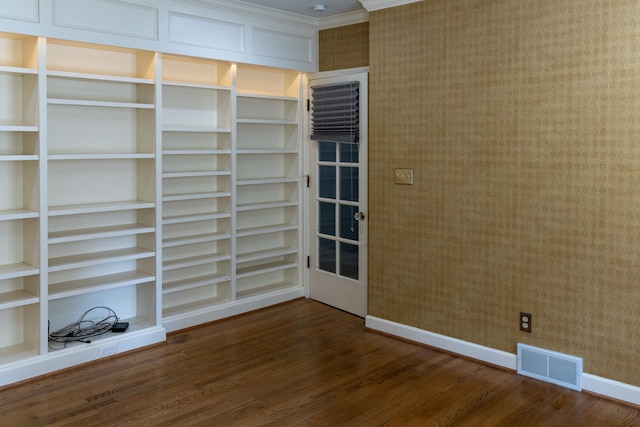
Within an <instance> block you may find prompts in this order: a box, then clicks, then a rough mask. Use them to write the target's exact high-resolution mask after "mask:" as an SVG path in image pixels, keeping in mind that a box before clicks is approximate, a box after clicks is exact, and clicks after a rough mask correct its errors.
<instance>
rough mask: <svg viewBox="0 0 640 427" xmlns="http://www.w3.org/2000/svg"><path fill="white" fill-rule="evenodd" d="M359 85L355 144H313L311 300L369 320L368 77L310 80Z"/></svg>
mask: <svg viewBox="0 0 640 427" xmlns="http://www.w3.org/2000/svg"><path fill="white" fill-rule="evenodd" d="M355 81H357V82H359V138H358V142H357V143H350V142H331V141H322V140H319V141H315V140H312V141H311V148H310V156H309V157H310V167H309V171H310V186H309V187H310V192H309V204H310V206H309V217H310V218H309V225H310V228H311V229H310V230H309V236H310V260H309V261H310V262H309V264H310V265H309V268H310V271H309V296H310V297H311V298H312V299H315V300H318V301H320V302H323V303H325V304H328V305H331V306H334V307H336V308H339V309H341V310H344V311H347V312H350V313H353V314H355V315H358V316H361V317H364V316H366V315H367V92H368V88H367V73H366V72H359V73H355V74H348V75H344V74H343V75H340V76H338V77H327V78H319V79H312V80H310V81H309V84H310V87H311V88H313V87H316V86H323V85H329V84H340V83H346V82H355Z"/></svg>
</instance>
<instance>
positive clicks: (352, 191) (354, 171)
mask: <svg viewBox="0 0 640 427" xmlns="http://www.w3.org/2000/svg"><path fill="white" fill-rule="evenodd" d="M358 185H359V182H358V168H351V167H341V168H340V200H348V201H350V202H357V201H358Z"/></svg>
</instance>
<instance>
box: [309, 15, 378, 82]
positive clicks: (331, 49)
mask: <svg viewBox="0 0 640 427" xmlns="http://www.w3.org/2000/svg"><path fill="white" fill-rule="evenodd" d="M318 43H319V50H320V61H319V62H320V71H330V70H341V69H345V68H355V67H366V66H367V65H369V23H368V22H363V23H360V24H353V25H346V26H344V27H337V28H330V29H327V30H322V31H320V34H319V37H318Z"/></svg>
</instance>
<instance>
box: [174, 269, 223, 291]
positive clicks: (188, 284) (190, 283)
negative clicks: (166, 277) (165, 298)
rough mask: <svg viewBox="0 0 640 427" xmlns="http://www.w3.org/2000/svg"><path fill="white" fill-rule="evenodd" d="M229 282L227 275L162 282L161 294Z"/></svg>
mask: <svg viewBox="0 0 640 427" xmlns="http://www.w3.org/2000/svg"><path fill="white" fill-rule="evenodd" d="M230 280H231V276H229V275H227V274H211V275H206V276H198V277H189V278H187V279H182V280H176V281H173V282H164V285H163V286H162V293H163V294H172V293H175V292H180V291H186V290H189V289H195V288H202V287H205V286H211V285H216V284H218V283H224V282H229V281H230Z"/></svg>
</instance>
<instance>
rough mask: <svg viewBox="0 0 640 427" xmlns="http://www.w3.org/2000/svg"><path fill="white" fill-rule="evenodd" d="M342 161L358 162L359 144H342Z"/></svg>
mask: <svg viewBox="0 0 640 427" xmlns="http://www.w3.org/2000/svg"><path fill="white" fill-rule="evenodd" d="M340 161H341V162H343V163H358V161H359V160H358V144H344V143H343V144H340Z"/></svg>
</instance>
